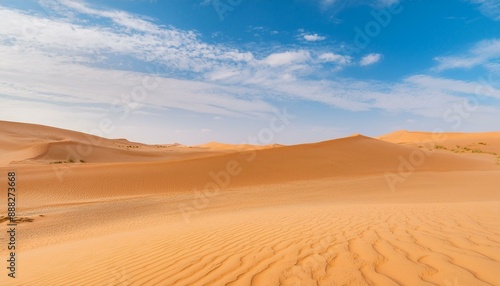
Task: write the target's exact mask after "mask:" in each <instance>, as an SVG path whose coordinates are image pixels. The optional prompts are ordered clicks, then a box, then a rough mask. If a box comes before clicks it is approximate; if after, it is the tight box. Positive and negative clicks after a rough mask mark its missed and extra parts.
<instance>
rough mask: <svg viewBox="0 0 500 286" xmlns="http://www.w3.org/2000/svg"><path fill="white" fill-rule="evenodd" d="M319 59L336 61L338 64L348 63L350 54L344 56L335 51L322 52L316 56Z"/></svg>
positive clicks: (350, 58)
mask: <svg viewBox="0 0 500 286" xmlns="http://www.w3.org/2000/svg"><path fill="white" fill-rule="evenodd" d="M318 58H319V59H320V60H321V61H323V62H325V63H336V64H339V65H348V64H350V63H351V60H352V57H351V56H344V55H339V54H335V53H324V54H321V55H319V57H318Z"/></svg>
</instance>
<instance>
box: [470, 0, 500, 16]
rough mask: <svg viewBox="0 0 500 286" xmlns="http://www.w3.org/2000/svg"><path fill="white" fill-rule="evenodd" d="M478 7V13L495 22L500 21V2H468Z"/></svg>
mask: <svg viewBox="0 0 500 286" xmlns="http://www.w3.org/2000/svg"><path fill="white" fill-rule="evenodd" d="M469 1H470V2H471V3H474V4H477V5H478V6H479V11H481V13H483V14H484V15H485V16H487V17H490V18H491V19H493V20H495V21H500V2H499V1H497V0H469Z"/></svg>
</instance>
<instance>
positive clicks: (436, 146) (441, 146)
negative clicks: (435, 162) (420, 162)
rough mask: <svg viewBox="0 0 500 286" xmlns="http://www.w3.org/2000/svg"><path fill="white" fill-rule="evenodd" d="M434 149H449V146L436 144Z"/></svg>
mask: <svg viewBox="0 0 500 286" xmlns="http://www.w3.org/2000/svg"><path fill="white" fill-rule="evenodd" d="M434 149H441V150H448V148H446V147H444V146H443V145H434Z"/></svg>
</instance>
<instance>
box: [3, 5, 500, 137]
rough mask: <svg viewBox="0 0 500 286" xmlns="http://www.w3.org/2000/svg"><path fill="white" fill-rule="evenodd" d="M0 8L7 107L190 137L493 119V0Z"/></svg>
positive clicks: (498, 72)
mask: <svg viewBox="0 0 500 286" xmlns="http://www.w3.org/2000/svg"><path fill="white" fill-rule="evenodd" d="M0 19H2V24H0V55H1V59H2V60H1V61H0V120H9V121H21V122H29V123H38V124H45V125H51V126H56V127H61V128H67V129H72V130H78V131H82V132H87V133H92V134H96V135H102V136H105V137H108V138H122V137H125V138H128V139H130V140H134V141H141V142H146V143H172V142H180V143H183V144H190V145H191V144H201V143H205V142H209V141H222V142H227V143H235V144H237V143H242V142H250V141H252V140H251V139H250V138H252V137H253V138H257V140H256V141H255V140H254V142H253V143H257V144H267V143H274V142H276V143H283V144H296V143H305V142H315V141H321V140H328V139H332V138H337V137H342V136H347V135H350V134H353V133H363V134H366V135H369V136H378V135H382V134H385V133H389V132H392V131H395V130H399V129H409V130H423V131H441V130H443V131H455V132H461V131H467V132H471V131H493V130H497V131H498V130H500V126H499V125H500V3H498V2H497V1H493V0H460V1H424V0H421V1H417V0H414V1H404V0H403V1H397V0H374V1H363V0H353V1H347V0H290V1H264V0H253V1H250V0H169V1H160V0H158V1H152V0H142V1H141V0H139V1H134V0H124V1H118V0H114V1H90V0H88V1H73V0H51V1H49V0H39V1H35V0H33V1H11V0H4V1H1V2H0ZM280 114H281V117H283V114H287V116H286V118H287V120H286V124H282V125H283V126H280V128H270V126H272V124H273V123H275V122H276V118H280ZM280 122H281V123H283V122H282V121H280ZM281 127H283V128H281ZM269 130H271V133H269ZM266 132H267V133H266ZM264 135H265V136H264Z"/></svg>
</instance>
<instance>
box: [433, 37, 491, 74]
mask: <svg viewBox="0 0 500 286" xmlns="http://www.w3.org/2000/svg"><path fill="white" fill-rule="evenodd" d="M498 58H500V40H499V39H491V40H485V41H481V42H479V43H477V44H475V45H474V46H473V47H472V48H471V49H470V50H468V51H467V52H465V53H464V54H462V55H454V56H445V57H437V58H435V60H436V61H437V62H438V65H437V67H436V69H437V70H438V71H443V70H448V69H460V68H462V69H468V68H473V67H475V66H479V65H484V64H487V63H490V61H491V60H493V59H498Z"/></svg>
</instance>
